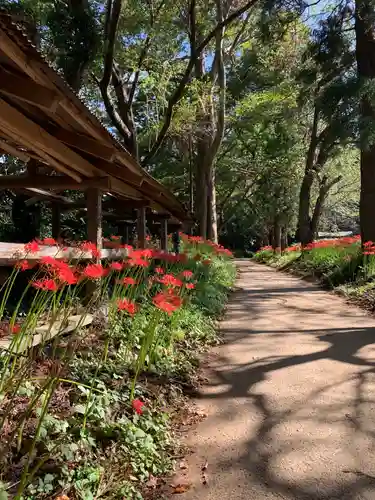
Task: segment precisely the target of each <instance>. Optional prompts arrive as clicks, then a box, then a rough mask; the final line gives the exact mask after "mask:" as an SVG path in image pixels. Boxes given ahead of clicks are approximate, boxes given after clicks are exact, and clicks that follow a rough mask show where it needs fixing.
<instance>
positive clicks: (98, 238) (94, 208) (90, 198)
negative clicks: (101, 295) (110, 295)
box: [85, 188, 103, 302]
mask: <svg viewBox="0 0 375 500" xmlns="http://www.w3.org/2000/svg"><path fill="white" fill-rule="evenodd" d="M86 207H87V222H86V224H87V239H88V240H89V241H90V242H92V243H95V245H96V247H97V249H98V250H99V252H100V251H101V249H102V246H103V240H102V191H101V190H100V189H98V188H90V189H88V190H87V191H86ZM96 260H97V262H100V257H97V258H96ZM96 292H97V286H96V283H95V281H89V282H88V283H87V285H86V298H85V302H90V300H92V299H94V298H95V297H96V296H97V293H96Z"/></svg>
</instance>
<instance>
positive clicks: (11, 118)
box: [0, 98, 100, 177]
mask: <svg viewBox="0 0 375 500" xmlns="http://www.w3.org/2000/svg"><path fill="white" fill-rule="evenodd" d="M0 126H2V127H3V128H5V129H8V130H10V131H11V132H13V133H15V134H17V135H18V136H19V137H20V138H25V139H26V140H27V141H30V142H31V144H35V146H37V147H38V148H40V149H42V150H43V151H44V152H46V153H47V154H48V155H50V156H52V157H53V158H55V159H56V160H58V161H60V162H61V163H65V164H69V166H70V167H71V168H72V169H73V170H76V171H77V172H79V173H80V174H83V175H86V176H87V177H94V176H95V175H100V171H99V170H98V169H97V168H95V167H94V166H93V165H91V163H89V162H88V161H87V160H85V159H84V158H82V156H79V155H78V154H77V153H75V152H74V151H72V150H71V149H70V148H68V147H67V146H65V144H64V143H62V142H61V141H59V140H58V139H56V138H55V137H53V136H52V135H51V134H49V133H48V132H47V131H46V130H44V129H43V128H42V127H40V126H39V125H38V124H36V123H34V122H33V121H32V120H30V119H29V118H27V117H26V116H24V115H23V114H22V113H20V112H19V111H18V110H17V109H15V108H14V107H13V106H11V105H10V104H8V103H7V102H6V101H4V100H3V99H1V98H0Z"/></svg>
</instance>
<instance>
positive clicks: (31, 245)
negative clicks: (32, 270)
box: [25, 241, 40, 253]
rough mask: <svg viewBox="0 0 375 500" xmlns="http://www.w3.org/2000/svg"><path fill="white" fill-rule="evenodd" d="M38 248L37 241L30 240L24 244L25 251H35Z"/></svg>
mask: <svg viewBox="0 0 375 500" xmlns="http://www.w3.org/2000/svg"><path fill="white" fill-rule="evenodd" d="M39 250H40V247H39V245H38V242H37V241H30V242H29V243H26V245H25V251H26V252H30V253H36V252H39Z"/></svg>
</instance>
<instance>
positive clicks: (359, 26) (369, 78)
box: [355, 0, 375, 242]
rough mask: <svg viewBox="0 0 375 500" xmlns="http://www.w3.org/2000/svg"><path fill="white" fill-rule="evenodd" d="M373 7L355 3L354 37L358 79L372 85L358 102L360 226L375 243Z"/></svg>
mask: <svg viewBox="0 0 375 500" xmlns="http://www.w3.org/2000/svg"><path fill="white" fill-rule="evenodd" d="M374 15H375V8H374V4H373V2H372V1H371V0H357V1H356V3H355V34H356V59H357V71H358V79H359V82H360V83H361V84H362V85H368V84H371V89H369V90H367V89H366V91H365V92H364V93H363V94H362V99H361V120H360V126H361V128H360V135H361V159H360V161H361V195H360V208H359V214H360V225H361V236H362V242H366V241H375V224H374V214H375V143H374V140H373V139H370V141H369V135H370V134H368V127H369V125H373V123H374V116H375V113H374V107H373V105H372V96H369V95H368V94H369V93H370V92H371V93H372V86H373V85H374V83H375V80H374V79H375V39H374V28H373V20H374Z"/></svg>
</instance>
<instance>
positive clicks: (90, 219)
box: [86, 188, 102, 250]
mask: <svg viewBox="0 0 375 500" xmlns="http://www.w3.org/2000/svg"><path fill="white" fill-rule="evenodd" d="M86 207H87V239H88V240H89V241H91V242H92V243H95V245H96V246H97V248H98V250H101V248H102V192H101V190H100V189H97V188H90V189H88V190H87V191H86Z"/></svg>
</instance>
